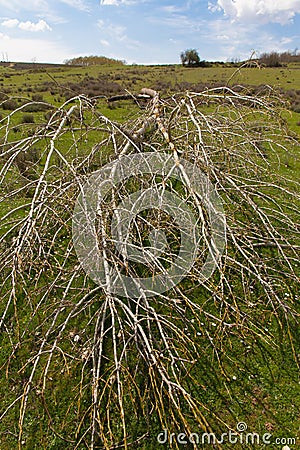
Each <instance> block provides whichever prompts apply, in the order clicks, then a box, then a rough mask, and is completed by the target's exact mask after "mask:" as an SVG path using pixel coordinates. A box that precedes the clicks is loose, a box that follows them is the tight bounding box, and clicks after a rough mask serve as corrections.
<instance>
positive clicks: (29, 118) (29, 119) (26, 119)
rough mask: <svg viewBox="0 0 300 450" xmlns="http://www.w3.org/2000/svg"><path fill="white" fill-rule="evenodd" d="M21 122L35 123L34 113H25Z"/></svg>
mask: <svg viewBox="0 0 300 450" xmlns="http://www.w3.org/2000/svg"><path fill="white" fill-rule="evenodd" d="M21 123H34V116H33V114H23V117H22V120H21Z"/></svg>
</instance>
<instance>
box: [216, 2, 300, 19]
mask: <svg viewBox="0 0 300 450" xmlns="http://www.w3.org/2000/svg"><path fill="white" fill-rule="evenodd" d="M216 8H217V9H219V10H223V11H224V14H225V15H226V16H228V17H230V18H231V19H232V20H234V21H241V22H248V23H257V22H260V23H267V22H276V23H280V24H282V25H284V24H287V23H288V22H290V21H292V19H293V18H294V16H295V15H296V14H297V13H300V0H218V1H217V4H216V5H212V4H211V3H209V9H210V10H211V11H214V10H216Z"/></svg>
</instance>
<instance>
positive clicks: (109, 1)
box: [100, 0, 141, 6]
mask: <svg viewBox="0 0 300 450" xmlns="http://www.w3.org/2000/svg"><path fill="white" fill-rule="evenodd" d="M134 3H138V1H137V0H100V5H108V6H120V5H133V4H134ZM140 3H141V2H140Z"/></svg>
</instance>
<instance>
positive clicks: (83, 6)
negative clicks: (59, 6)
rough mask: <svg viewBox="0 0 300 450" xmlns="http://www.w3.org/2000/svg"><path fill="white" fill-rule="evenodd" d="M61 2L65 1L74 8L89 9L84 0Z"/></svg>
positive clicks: (61, 0)
mask: <svg viewBox="0 0 300 450" xmlns="http://www.w3.org/2000/svg"><path fill="white" fill-rule="evenodd" d="M60 2H61V3H65V4H66V5H68V6H71V7H72V8H76V9H79V11H89V8H88V6H87V5H86V3H85V2H84V1H83V0H60Z"/></svg>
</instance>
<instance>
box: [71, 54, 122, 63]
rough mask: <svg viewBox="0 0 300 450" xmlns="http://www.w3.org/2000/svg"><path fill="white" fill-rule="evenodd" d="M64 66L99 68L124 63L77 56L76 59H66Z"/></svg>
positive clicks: (101, 58) (104, 57) (102, 57)
mask: <svg viewBox="0 0 300 450" xmlns="http://www.w3.org/2000/svg"><path fill="white" fill-rule="evenodd" d="M65 64H67V65H68V66H99V65H102V64H106V65H107V64H109V65H120V64H121V65H122V64H124V61H119V60H117V59H113V58H107V57H106V56H93V55H91V56H79V57H77V58H72V59H67V60H66V61H65Z"/></svg>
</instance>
